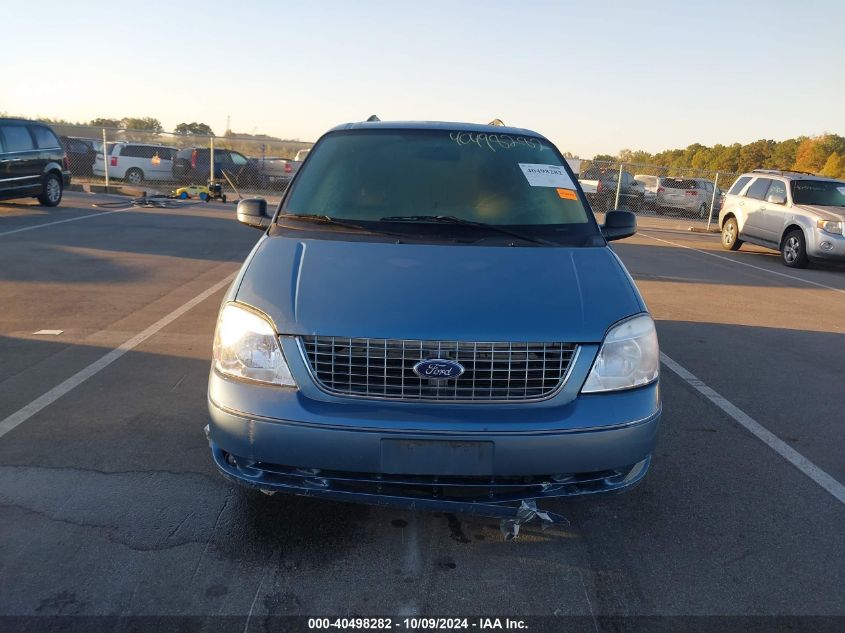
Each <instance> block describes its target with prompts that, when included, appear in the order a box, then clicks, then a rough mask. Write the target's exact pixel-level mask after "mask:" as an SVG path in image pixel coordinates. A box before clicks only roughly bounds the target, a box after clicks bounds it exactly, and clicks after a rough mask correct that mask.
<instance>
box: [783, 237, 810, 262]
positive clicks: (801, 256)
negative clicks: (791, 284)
mask: <svg viewBox="0 0 845 633" xmlns="http://www.w3.org/2000/svg"><path fill="white" fill-rule="evenodd" d="M780 255H781V257H782V258H783V263H784V264H786V265H787V266H789V267H790V268H806V267H807V264H809V263H810V260H809V258H808V257H807V243H806V241H805V240H804V232H803V231H801V230H800V229H793V230H792V231H790V232H789V233H787V234H786V237H784V238H783V243H782V244H781V245H780Z"/></svg>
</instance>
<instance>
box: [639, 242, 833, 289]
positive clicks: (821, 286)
mask: <svg viewBox="0 0 845 633" xmlns="http://www.w3.org/2000/svg"><path fill="white" fill-rule="evenodd" d="M637 235H642V236H643V237H647V238H648V239H650V240H655V241H657V242H663V243H664V244H671V245H672V246H677V247H678V248H685V249H687V250H689V251H695V252H696V253H701V254H702V255H709V256H710V257H715V258H716V259H723V260H725V261H726V262H731V263H732V264H739V265H740V266H748V267H749V268H753V269H755V270H761V271H763V272H764V273H770V274H772V275H777V276H778V277H786V278H787V279H794V280H795V281H801V282H804V283H805V284H810V285H812V286H818V287H819V288H826V289H828V290H833V291H834V292H841V293H843V294H845V290H843V289H842V288H834V287H833V286H826V285H825V284H820V283H819V282H817V281H810V280H809V279H804V278H802V277H796V276H795V275H787V274H786V273H781V272H778V271H776V270H769V269H768V268H763V267H762V266H755V265H754V264H749V263H748V262H741V261H739V260H737V259H732V258H730V257H725V256H724V255H717V254H716V253H710V252H708V251H703V250H701V249H699V248H693V247H692V246H686V245H685V244H678V243H677V242H671V241H669V240H664V239H660V238H659V237H654V236H653V235H649V234H648V233H643V232H639V233H637Z"/></svg>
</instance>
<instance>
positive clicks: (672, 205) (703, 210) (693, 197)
mask: <svg viewBox="0 0 845 633" xmlns="http://www.w3.org/2000/svg"><path fill="white" fill-rule="evenodd" d="M713 187H714V185H713V182H712V181H711V180H707V179H706V178H661V179H660V184H659V186H658V188H657V199H656V201H655V205H656V207H657V211H658V213H659V212H660V211H662V210H666V209H677V210H680V211H683V212H686V214H687V215H691V216H694V217H697V218H700V219H706V218H707V216H708V214H709V212H710V205H711V203H713V204H714V206H713V213H714V214H715V213H718V212H719V208H720V205H721V202H722V199H721V196H720V195H719V192H717V195H716V199H715V202H714V200H713Z"/></svg>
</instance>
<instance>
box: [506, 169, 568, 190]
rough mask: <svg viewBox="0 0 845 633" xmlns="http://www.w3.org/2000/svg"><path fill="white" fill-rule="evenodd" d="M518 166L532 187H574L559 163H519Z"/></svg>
mask: <svg viewBox="0 0 845 633" xmlns="http://www.w3.org/2000/svg"><path fill="white" fill-rule="evenodd" d="M519 168H520V169H521V170H522V173H523V174H525V178H526V180H528V184H529V185H531V186H532V187H555V188H560V189H575V184H574V183H573V182H572V179H571V178H570V177H569V174H567V173H566V171H565V170H564V168H563V167H562V166H561V165H537V164H534V163H519Z"/></svg>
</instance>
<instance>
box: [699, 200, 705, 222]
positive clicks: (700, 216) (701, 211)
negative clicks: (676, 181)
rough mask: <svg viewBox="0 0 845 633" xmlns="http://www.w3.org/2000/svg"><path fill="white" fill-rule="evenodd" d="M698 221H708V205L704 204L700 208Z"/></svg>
mask: <svg viewBox="0 0 845 633" xmlns="http://www.w3.org/2000/svg"><path fill="white" fill-rule="evenodd" d="M698 219H699V220H706V219H707V205H706V204H704V203H703V202H702V203H701V206H700V207H698Z"/></svg>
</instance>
